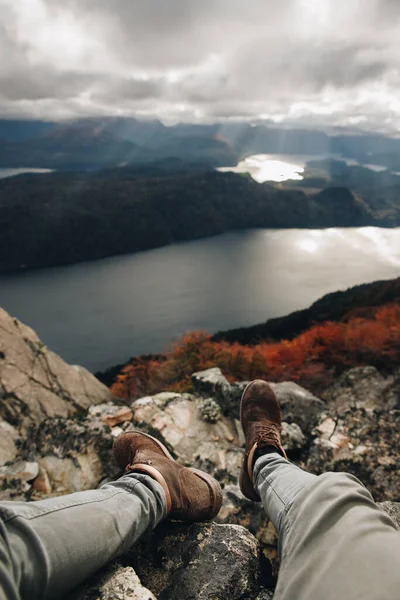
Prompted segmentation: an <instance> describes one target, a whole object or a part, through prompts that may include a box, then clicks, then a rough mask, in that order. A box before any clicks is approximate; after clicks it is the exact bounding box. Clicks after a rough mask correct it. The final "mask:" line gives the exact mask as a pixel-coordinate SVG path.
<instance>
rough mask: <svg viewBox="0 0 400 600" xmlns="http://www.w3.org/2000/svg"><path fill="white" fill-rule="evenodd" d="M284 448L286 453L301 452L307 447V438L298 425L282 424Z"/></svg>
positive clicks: (284, 422)
mask: <svg viewBox="0 0 400 600" xmlns="http://www.w3.org/2000/svg"><path fill="white" fill-rule="evenodd" d="M281 439H282V446H283V447H284V449H285V450H286V452H292V451H293V450H301V449H302V448H304V447H305V446H306V445H307V438H306V437H305V435H304V433H303V432H302V430H301V429H300V427H299V426H298V425H297V424H296V423H286V421H283V423H282V432H281Z"/></svg>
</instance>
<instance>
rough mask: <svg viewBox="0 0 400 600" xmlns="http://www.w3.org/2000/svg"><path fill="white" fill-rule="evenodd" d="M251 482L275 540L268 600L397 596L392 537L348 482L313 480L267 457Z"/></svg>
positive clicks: (385, 520) (389, 524) (396, 539)
mask: <svg viewBox="0 0 400 600" xmlns="http://www.w3.org/2000/svg"><path fill="white" fill-rule="evenodd" d="M254 484H255V488H256V490H257V491H258V493H259V495H260V497H261V500H262V503H263V506H264V509H265V511H266V513H267V515H268V516H269V518H270V519H271V521H272V522H273V524H274V525H275V528H276V529H277V532H278V535H279V538H280V552H281V568H280V572H279V577H278V584H277V588H276V591H275V595H274V599H275V600H320V599H321V598H324V600H336V599H337V598H346V600H353V599H354V600H360V599H361V598H363V599H364V598H365V599H368V600H381V599H382V598H385V600H395V599H397V598H398V597H399V590H400V533H399V532H398V531H397V529H396V526H395V524H394V523H393V521H392V520H391V519H390V517H388V516H387V515H386V514H385V513H383V512H382V511H381V510H380V509H379V508H378V507H377V506H376V504H375V502H374V501H373V499H372V496H371V494H370V493H369V492H368V490H367V489H366V488H365V487H364V486H363V485H362V484H361V483H360V482H359V481H358V480H357V479H356V478H355V477H353V476H352V475H349V474H345V473H325V474H324V475H321V476H319V477H316V476H315V475H311V474H310V473H306V472H305V471H302V470H301V469H299V468H298V467H296V466H295V465H293V464H291V463H290V462H289V461H287V460H286V459H285V458H283V457H282V456H281V455H280V454H278V453H277V452H276V453H275V452H274V453H267V454H265V455H263V456H261V457H260V458H258V460H256V463H255V468H254Z"/></svg>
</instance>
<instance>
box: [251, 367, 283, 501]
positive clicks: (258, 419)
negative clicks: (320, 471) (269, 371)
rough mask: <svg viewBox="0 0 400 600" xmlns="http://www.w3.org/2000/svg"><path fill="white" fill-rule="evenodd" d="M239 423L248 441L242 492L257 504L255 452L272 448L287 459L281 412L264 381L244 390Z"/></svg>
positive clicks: (258, 380) (252, 383)
mask: <svg viewBox="0 0 400 600" xmlns="http://www.w3.org/2000/svg"><path fill="white" fill-rule="evenodd" d="M240 422H241V424H242V427H243V431H244V435H245V438H246V449H245V453H244V460H243V465H242V470H241V472H240V489H241V490H242V494H243V495H244V496H246V498H249V500H255V501H256V502H257V501H260V496H259V495H258V493H257V491H256V490H255V488H254V485H253V463H254V454H255V452H256V450H257V449H258V448H265V447H267V446H271V447H274V448H276V450H277V452H279V454H281V455H282V456H284V457H285V458H287V456H286V453H285V451H284V449H283V448H282V443H281V429H282V425H281V423H282V417H281V408H280V406H279V403H278V400H277V398H276V396H275V394H274V392H273V390H272V388H271V386H269V385H268V383H266V382H265V381H261V380H260V379H256V380H255V381H252V382H251V383H249V385H248V386H247V387H246V389H245V390H244V392H243V395H242V400H241V403H240Z"/></svg>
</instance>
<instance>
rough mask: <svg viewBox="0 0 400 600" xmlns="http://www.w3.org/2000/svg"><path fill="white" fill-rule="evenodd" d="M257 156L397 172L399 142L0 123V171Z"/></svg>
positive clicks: (228, 130)
mask: <svg viewBox="0 0 400 600" xmlns="http://www.w3.org/2000/svg"><path fill="white" fill-rule="evenodd" d="M258 153H275V154H302V155H315V156H316V157H318V156H323V155H326V154H329V153H335V154H342V155H343V156H346V157H350V158H355V159H356V160H357V161H359V162H361V163H368V162H372V163H374V162H375V164H381V165H383V166H387V167H388V168H391V169H394V168H395V169H399V170H400V139H398V138H387V137H385V136H382V135H361V134H360V135H353V136H350V135H327V134H326V133H323V132H319V131H310V130H303V129H288V128H277V127H271V126H268V125H265V124H262V123H259V124H248V123H220V124H213V125H201V124H182V123H181V124H177V125H174V126H166V125H164V124H163V123H161V122H160V121H158V120H148V121H140V120H137V119H134V118H125V117H103V118H86V119H75V120H70V121H62V122H47V121H32V120H31V121H23V120H4V119H3V120H0V168H18V167H36V168H52V169H99V168H104V167H115V166H120V165H122V164H127V163H131V162H135V163H138V162H141V163H144V162H152V161H154V160H160V159H164V158H170V157H173V158H178V159H182V160H191V161H204V162H206V163H207V164H208V165H209V166H214V167H216V166H234V165H235V164H236V163H237V161H238V160H239V159H240V158H243V157H245V156H249V155H251V154H258Z"/></svg>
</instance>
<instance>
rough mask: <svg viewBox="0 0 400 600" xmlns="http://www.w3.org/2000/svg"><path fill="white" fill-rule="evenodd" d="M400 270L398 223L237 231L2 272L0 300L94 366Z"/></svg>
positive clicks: (49, 340)
mask: <svg viewBox="0 0 400 600" xmlns="http://www.w3.org/2000/svg"><path fill="white" fill-rule="evenodd" d="M399 275H400V228H399V229H378V228H373V227H366V228H359V229H326V230H296V229H292V230H279V231H276V230H274V231H273V230H266V229H258V230H245V231H239V232H234V233H229V234H223V235H220V236H216V237H213V238H207V239H203V240H197V241H192V242H187V243H182V244H175V245H172V246H167V247H164V248H159V249H156V250H150V251H147V252H141V253H138V254H132V255H125V256H118V257H113V258H108V259H104V260H100V261H96V262H89V263H81V264H78V265H73V266H67V267H58V268H51V269H42V270H38V271H30V272H26V273H21V274H16V275H7V276H4V275H3V276H0V305H1V306H3V308H5V309H6V310H7V311H8V312H10V313H11V314H12V315H13V316H16V317H18V318H20V319H21V320H22V321H24V322H25V323H27V324H29V325H30V326H31V327H33V328H34V329H35V330H36V331H37V332H38V334H39V336H40V337H41V338H42V339H43V341H44V342H45V343H46V344H47V345H48V346H50V348H52V349H53V350H55V351H56V352H58V353H59V354H61V356H62V357H63V358H64V359H65V360H67V361H68V362H71V363H75V364H83V365H84V366H86V367H88V368H89V369H91V370H92V371H96V370H100V369H105V368H107V367H110V366H112V365H114V364H117V363H120V362H123V361H125V360H127V359H128V358H129V357H131V356H134V355H138V354H145V353H152V352H161V351H163V350H165V349H166V348H167V346H168V344H170V343H171V342H172V341H173V340H174V339H176V338H177V337H178V336H179V335H181V334H182V333H184V332H185V331H188V330H197V329H202V330H208V331H210V332H216V331H218V330H221V329H229V328H233V327H240V326H245V325H253V324H255V323H261V322H263V321H265V320H266V319H268V318H271V317H277V316H281V315H285V314H288V313H290V312H292V311H294V310H297V309H300V308H305V307H307V306H309V305H310V304H311V303H312V302H314V301H315V300H317V299H318V298H320V297H321V296H323V295H324V294H326V293H328V292H333V291H336V290H340V289H342V290H343V289H346V288H348V287H349V286H352V285H356V284H359V283H365V282H369V281H374V280H377V279H391V278H394V277H397V276H399Z"/></svg>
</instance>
